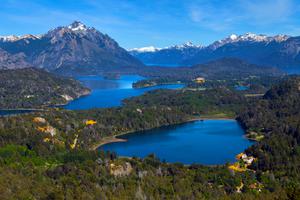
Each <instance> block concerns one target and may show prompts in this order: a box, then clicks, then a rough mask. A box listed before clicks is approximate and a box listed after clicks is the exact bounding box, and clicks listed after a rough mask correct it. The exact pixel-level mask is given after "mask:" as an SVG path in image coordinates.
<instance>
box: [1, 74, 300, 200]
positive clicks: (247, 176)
mask: <svg viewBox="0 0 300 200" xmlns="http://www.w3.org/2000/svg"><path fill="white" fill-rule="evenodd" d="M299 88H300V78H299V77H289V78H287V79H283V80H281V81H280V82H279V83H277V82H276V83H274V85H273V86H272V87H271V88H270V89H269V90H268V91H267V92H266V93H265V94H264V95H263V96H262V97H256V96H254V97H252V96H250V97H249V96H247V95H245V94H244V92H242V91H236V90H234V89H232V88H230V87H212V88H208V89H206V90H201V91H200V90H190V89H182V90H156V91H151V92H148V93H146V94H144V95H142V96H138V97H133V98H130V99H126V100H125V101H124V105H123V106H121V107H117V108H105V109H93V110H87V111H68V110H64V109H59V108H48V109H45V110H44V111H42V112H33V113H29V114H23V115H17V116H10V117H1V118H0V179H1V180H0V196H1V199H299V196H300V181H299V180H300V171H299V169H300V159H299V158H300V145H299V144H300V114H299V112H300V102H299V97H300V89H299ZM220 114H222V116H223V117H228V118H236V119H237V121H238V122H239V123H240V124H241V126H242V127H243V128H244V129H245V131H246V134H247V136H248V137H249V138H254V139H256V140H257V142H256V143H255V145H253V146H251V147H250V148H248V149H247V150H245V153H246V154H247V155H248V156H253V157H254V158H255V159H254V162H253V163H251V165H249V166H247V167H244V166H243V167H244V170H240V171H238V170H232V169H231V168H230V165H231V164H232V163H228V164H225V165H219V166H203V165H196V164H194V165H183V164H180V163H166V162H163V161H160V160H159V159H158V158H156V157H155V155H149V156H148V157H146V158H144V159H140V158H135V157H134V158H121V157H118V155H116V154H115V153H114V152H103V151H98V150H97V149H95V147H97V144H99V143H100V142H101V141H102V140H103V139H104V138H106V137H108V136H113V135H118V134H121V133H127V132H134V131H139V130H146V129H152V128H156V127H161V126H167V125H172V124H180V123H184V122H187V121H190V120H195V119H201V117H202V116H212V117H213V116H220ZM239 165H240V166H242V165H244V163H242V162H241V161H240V163H239Z"/></svg>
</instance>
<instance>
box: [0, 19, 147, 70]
mask: <svg viewBox="0 0 300 200" xmlns="http://www.w3.org/2000/svg"><path fill="white" fill-rule="evenodd" d="M1 38H2V39H0V48H2V49H3V50H5V51H7V52H8V53H9V54H12V55H14V54H18V53H23V54H24V55H25V58H26V61H27V62H29V63H30V64H32V65H33V66H36V67H38V68H44V69H46V70H49V71H80V72H93V71H96V72H99V71H106V70H107V69H115V70H118V69H122V68H126V67H129V68H130V67H137V66H142V65H143V64H142V63H141V62H140V61H139V60H137V59H136V58H134V57H133V56H131V55H130V54H129V53H128V52H127V51H126V50H125V49H123V48H121V47H120V46H119V45H118V43H117V42H116V41H114V40H113V39H112V38H110V37H109V36H108V35H106V34H103V33H101V32H100V31H98V30H96V29H95V28H92V27H87V26H86V25H84V24H83V23H81V22H78V21H75V22H73V23H72V24H70V25H67V26H61V27H57V28H54V29H52V30H50V31H48V32H47V33H46V34H43V35H40V36H34V35H26V36H7V37H1Z"/></svg>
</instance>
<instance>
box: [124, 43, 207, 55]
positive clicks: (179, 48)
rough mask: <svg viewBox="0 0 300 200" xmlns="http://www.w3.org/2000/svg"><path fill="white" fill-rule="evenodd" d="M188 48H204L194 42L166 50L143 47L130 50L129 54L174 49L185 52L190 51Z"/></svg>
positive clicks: (165, 48)
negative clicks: (185, 50)
mask: <svg viewBox="0 0 300 200" xmlns="http://www.w3.org/2000/svg"><path fill="white" fill-rule="evenodd" d="M188 48H199V49H200V48H203V46H201V45H194V44H193V43H192V42H186V43H184V44H181V45H174V46H170V47H164V48H157V47H154V46H148V47H141V48H133V49H129V50H128V51H129V52H137V53H147V52H149V53H150V52H156V51H160V50H172V49H177V50H184V49H188Z"/></svg>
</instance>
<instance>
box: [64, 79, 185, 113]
mask: <svg viewBox="0 0 300 200" xmlns="http://www.w3.org/2000/svg"><path fill="white" fill-rule="evenodd" d="M142 79H144V78H143V77H141V76H137V75H126V76H121V77H120V79H117V80H108V79H104V78H102V77H100V76H81V77H77V80H79V81H80V82H82V83H83V84H84V85H85V86H87V87H88V88H90V89H91V90H92V92H91V94H90V95H88V96H85V97H81V98H79V99H76V100H74V101H72V102H70V103H69V104H68V105H66V106H64V108H66V109H69V110H84V109H91V108H108V107H115V106H120V105H122V100H124V99H126V98H129V97H133V96H139V95H141V94H144V93H145V92H147V91H150V90H155V89H177V88H182V87H183V86H184V85H182V84H172V85H160V86H154V87H147V88H138V89H134V88H132V83H134V82H136V81H138V80H142Z"/></svg>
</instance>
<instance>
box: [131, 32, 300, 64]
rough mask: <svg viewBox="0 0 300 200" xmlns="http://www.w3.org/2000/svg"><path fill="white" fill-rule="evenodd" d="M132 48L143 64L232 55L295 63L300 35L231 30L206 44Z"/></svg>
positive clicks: (191, 61)
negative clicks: (268, 34) (222, 37)
mask: <svg viewBox="0 0 300 200" xmlns="http://www.w3.org/2000/svg"><path fill="white" fill-rule="evenodd" d="M152 49H154V51H146V50H147V48H142V50H143V51H141V49H138V48H135V49H131V50H130V51H129V52H130V53H131V54H132V55H133V56H135V57H136V58H138V59H140V60H141V61H143V62H144V63H145V64H149V63H151V64H156V65H160V64H164V65H166V64H170V65H195V64H200V63H205V62H208V61H211V60H215V59H219V58H224V57H235V58H240V59H243V60H246V61H248V62H251V63H254V64H260V65H269V66H276V67H298V66H299V65H300V53H299V52H300V37H291V36H288V35H276V36H267V35H257V34H253V33H246V34H244V35H235V34H232V35H230V36H229V37H227V38H225V39H222V40H218V41H216V42H213V43H212V44H210V45H208V46H201V45H200V46H198V45H193V44H191V43H189V45H180V46H173V47H167V48H161V49H159V48H155V47H152Z"/></svg>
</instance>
